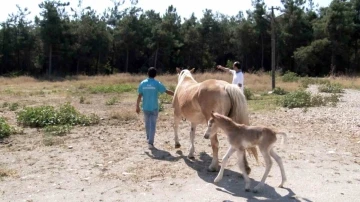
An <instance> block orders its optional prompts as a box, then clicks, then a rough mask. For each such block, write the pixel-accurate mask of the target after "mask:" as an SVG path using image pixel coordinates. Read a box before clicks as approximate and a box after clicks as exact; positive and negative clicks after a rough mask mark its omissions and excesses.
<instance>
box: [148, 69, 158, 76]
mask: <svg viewBox="0 0 360 202" xmlns="http://www.w3.org/2000/svg"><path fill="white" fill-rule="evenodd" d="M148 76H149V77H150V78H155V77H156V68H155V67H150V68H149V69H148Z"/></svg>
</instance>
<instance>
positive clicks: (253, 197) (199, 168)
mask: <svg viewBox="0 0 360 202" xmlns="http://www.w3.org/2000/svg"><path fill="white" fill-rule="evenodd" d="M150 152H151V154H150V153H149V152H145V153H146V154H147V155H148V156H149V157H150V158H153V159H157V160H163V161H174V162H175V161H179V160H183V161H184V162H185V164H186V165H187V166H189V167H190V168H192V169H194V170H195V171H196V172H197V174H198V176H199V177H200V179H202V180H204V181H205V182H207V183H211V184H214V179H215V177H216V175H217V172H209V171H208V170H207V167H208V166H209V165H210V163H211V160H212V157H211V156H209V155H208V154H207V153H205V152H203V153H200V157H199V159H196V158H195V159H189V158H188V157H187V156H186V155H183V153H182V151H181V150H178V151H177V152H176V153H177V154H178V155H179V156H176V157H175V156H172V155H171V153H169V152H168V151H164V150H160V149H151V150H150ZM250 175H251V174H250ZM259 177H261V176H259ZM250 179H251V188H254V186H256V185H257V184H258V183H259V181H256V180H254V179H252V178H250ZM215 185H216V186H218V187H217V188H216V190H217V191H220V192H225V193H228V194H230V195H232V196H235V197H241V198H244V199H247V201H311V200H308V199H305V198H299V197H297V196H296V194H295V193H294V191H292V190H291V189H290V188H284V189H286V190H287V191H288V194H287V195H285V196H281V195H280V194H278V193H277V192H276V190H275V189H274V187H271V186H268V185H267V184H265V185H264V187H263V189H262V190H261V191H260V192H259V193H253V192H245V184H244V180H243V178H242V175H241V174H240V173H239V172H234V171H232V170H228V169H225V171H224V177H223V179H222V180H221V181H220V182H219V183H217V184H215ZM225 201H226V202H231V200H224V202H225Z"/></svg>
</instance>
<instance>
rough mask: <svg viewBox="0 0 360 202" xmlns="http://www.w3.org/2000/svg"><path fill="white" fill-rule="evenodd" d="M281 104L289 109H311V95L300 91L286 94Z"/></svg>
mask: <svg viewBox="0 0 360 202" xmlns="http://www.w3.org/2000/svg"><path fill="white" fill-rule="evenodd" d="M279 102H280V104H281V106H282V107H287V108H296V107H310V106H311V94H310V93H309V92H306V91H302V90H298V91H294V92H290V93H288V94H286V95H285V96H283V98H281V99H280V100H279Z"/></svg>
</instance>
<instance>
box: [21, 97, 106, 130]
mask: <svg viewBox="0 0 360 202" xmlns="http://www.w3.org/2000/svg"><path fill="white" fill-rule="evenodd" d="M17 122H18V124H21V125H23V126H29V127H40V128H42V127H45V126H54V125H93V124H97V123H99V117H98V116H97V115H95V114H91V115H90V116H86V115H83V114H81V113H80V112H78V111H77V110H76V109H75V108H74V107H73V106H72V105H70V103H66V104H64V105H62V106H60V108H59V109H55V108H54V107H53V106H48V105H44V106H37V107H25V108H24V109H23V110H21V111H19V112H17Z"/></svg>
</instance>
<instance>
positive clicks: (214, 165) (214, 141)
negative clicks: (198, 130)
mask: <svg viewBox="0 0 360 202" xmlns="http://www.w3.org/2000/svg"><path fill="white" fill-rule="evenodd" d="M212 132H215V134H211V135H210V141H211V147H212V150H213V159H212V161H211V164H210V166H209V169H208V171H210V172H216V171H218V170H219V140H218V138H217V134H216V132H217V130H216V128H213V131H212Z"/></svg>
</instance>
